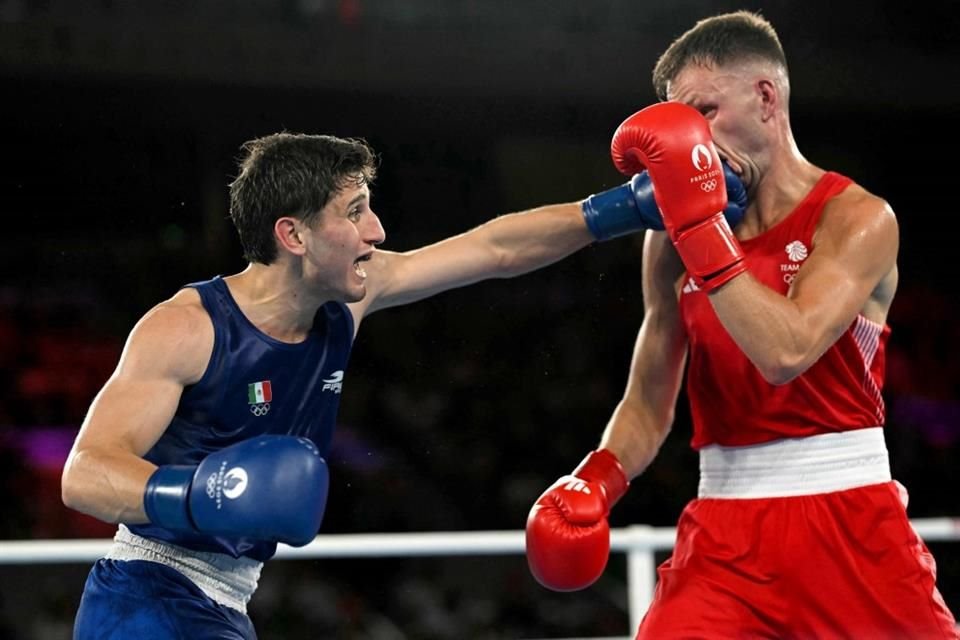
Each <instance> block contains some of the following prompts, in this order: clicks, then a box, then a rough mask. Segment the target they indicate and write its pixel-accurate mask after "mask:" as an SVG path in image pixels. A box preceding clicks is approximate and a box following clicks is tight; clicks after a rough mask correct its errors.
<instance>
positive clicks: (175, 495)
mask: <svg viewBox="0 0 960 640" xmlns="http://www.w3.org/2000/svg"><path fill="white" fill-rule="evenodd" d="M196 469H197V468H196V467H191V466H185V465H164V466H161V467H157V470H156V471H154V472H153V475H151V476H150V479H149V480H147V487H146V490H145V491H144V494H143V508H144V511H146V512H147V517H148V518H150V522H151V523H153V524H155V525H158V526H161V527H165V528H167V529H172V530H174V531H196V530H197V528H196V526H195V525H194V523H193V519H192V518H191V517H190V506H189V498H190V485H191V484H192V483H193V474H194V472H195V471H196Z"/></svg>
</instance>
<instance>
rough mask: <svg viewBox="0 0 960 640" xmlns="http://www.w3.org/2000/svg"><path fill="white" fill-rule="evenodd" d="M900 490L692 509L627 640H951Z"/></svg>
mask: <svg viewBox="0 0 960 640" xmlns="http://www.w3.org/2000/svg"><path fill="white" fill-rule="evenodd" d="M901 490H902V487H901V486H900V485H899V484H898V483H896V482H887V483H883V484H874V485H870V486H866V487H859V488H856V489H848V490H846V491H837V492H834V493H825V494H817V495H809V496H794V497H783V498H756V499H717V498H706V499H698V500H694V501H693V502H691V503H690V504H689V505H687V507H686V508H685V509H684V511H683V514H682V515H681V517H680V522H679V524H678V527H677V545H676V548H675V549H674V552H673V556H672V557H671V558H670V559H669V560H667V561H666V562H665V563H663V565H661V566H660V568H659V570H658V574H659V582H658V584H657V588H656V592H655V594H654V599H653V603H652V604H651V605H650V609H649V610H648V611H647V614H646V616H645V617H644V619H643V621H642V622H641V624H640V629H639V631H638V633H637V638H644V639H656V640H663V639H664V638H791V639H798V640H799V639H807V638H810V639H813V638H816V639H817V640H823V639H829V638H851V639H856V640H859V639H861V638H862V639H869V640H879V639H884V638H890V639H892V638H898V639H900V638H904V639H905V638H909V639H911V640H919V639H924V638H953V639H956V638H960V634H958V632H957V628H956V622H955V621H954V618H953V615H952V614H951V613H950V611H949V610H948V609H947V606H946V604H945V603H944V601H943V598H942V597H941V596H940V593H939V592H938V591H937V588H936V566H935V564H934V561H933V557H932V556H931V555H930V552H929V551H928V550H927V547H926V545H924V543H923V541H922V540H920V538H919V537H918V536H917V534H916V532H915V531H914V530H913V527H912V526H911V525H910V522H909V520H908V519H907V514H906V509H905V507H904V505H905V495H904V496H903V499H901V495H900V491H901Z"/></svg>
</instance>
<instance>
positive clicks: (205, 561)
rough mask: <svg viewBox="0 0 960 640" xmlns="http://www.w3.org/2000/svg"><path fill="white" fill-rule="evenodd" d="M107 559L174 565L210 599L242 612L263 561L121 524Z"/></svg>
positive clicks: (244, 609) (258, 575)
mask: <svg viewBox="0 0 960 640" xmlns="http://www.w3.org/2000/svg"><path fill="white" fill-rule="evenodd" d="M105 557H106V558H107V559H108V560H147V561H149V562H159V563H160V564H163V565H166V566H168V567H171V568H172V569H176V570H177V571H179V572H180V573H182V574H183V575H185V576H186V577H188V578H190V580H191V581H193V583H194V584H196V585H197V586H198V587H199V588H200V590H201V591H203V592H204V593H205V594H207V595H208V596H209V597H210V598H211V599H212V600H214V601H215V602H218V603H220V604H222V605H224V606H226V607H230V608H231V609H236V610H237V611H240V612H242V613H246V612H247V603H248V602H249V601H250V598H251V597H253V592H254V591H256V590H257V581H258V580H259V579H260V570H261V569H262V568H263V563H262V562H258V561H257V560H253V559H252V558H244V557H240V558H234V557H232V556H228V555H226V554H223V553H208V552H203V551H193V550H192V549H185V548H183V547H179V546H177V545H174V544H169V543H167V542H160V541H159V540H151V539H149V538H144V537H142V536H138V535H137V534H135V533H133V532H131V531H130V529H128V528H127V527H125V526H124V525H122V524H121V525H120V527H119V528H118V529H117V534H116V535H115V536H114V537H113V545H112V546H111V547H110V550H109V551H108V552H107V555H106V556H105Z"/></svg>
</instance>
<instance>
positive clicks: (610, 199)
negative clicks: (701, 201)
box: [581, 162, 747, 242]
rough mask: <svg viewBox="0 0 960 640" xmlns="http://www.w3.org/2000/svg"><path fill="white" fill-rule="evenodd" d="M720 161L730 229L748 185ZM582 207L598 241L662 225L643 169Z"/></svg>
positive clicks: (741, 208)
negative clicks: (724, 183) (725, 187)
mask: <svg viewBox="0 0 960 640" xmlns="http://www.w3.org/2000/svg"><path fill="white" fill-rule="evenodd" d="M722 164H723V177H724V181H725V182H726V184H727V208H726V209H724V211H723V215H724V217H725V218H726V219H727V223H728V224H729V225H730V228H731V229H732V228H734V227H736V226H737V224H738V223H739V222H740V220H742V219H743V214H744V212H745V211H746V209H747V189H746V187H744V186H743V183H742V182H740V177H739V176H737V174H735V173H734V172H733V170H732V169H731V168H730V167H729V166H727V163H726V162H724V163H722ZM581 208H582V210H583V219H584V220H585V221H586V223H587V227H588V228H589V229H590V233H592V234H593V237H595V238H596V239H597V240H599V241H601V242H602V241H604V240H610V239H611V238H617V237H619V236H623V235H626V234H628V233H633V232H635V231H641V230H643V229H653V230H655V231H663V229H664V227H663V218H662V217H661V215H660V209H659V208H657V202H656V200H654V198H653V182H652V181H651V180H650V174H648V173H647V172H646V171H644V172H642V173H638V174H636V175H635V176H633V177H632V178H631V179H630V182H628V183H626V184H622V185H620V186H619V187H614V188H613V189H608V190H607V191H603V192H601V193H596V194H594V195H592V196H590V197H588V198H587V199H586V200H584V201H583V203H582V204H581Z"/></svg>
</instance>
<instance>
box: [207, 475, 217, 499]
mask: <svg viewBox="0 0 960 640" xmlns="http://www.w3.org/2000/svg"><path fill="white" fill-rule="evenodd" d="M216 495H217V474H216V473H211V474H210V475H209V476H208V477H207V497H209V498H210V499H211V500H212V499H213V498H214V497H215V496H216Z"/></svg>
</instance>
